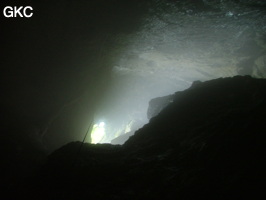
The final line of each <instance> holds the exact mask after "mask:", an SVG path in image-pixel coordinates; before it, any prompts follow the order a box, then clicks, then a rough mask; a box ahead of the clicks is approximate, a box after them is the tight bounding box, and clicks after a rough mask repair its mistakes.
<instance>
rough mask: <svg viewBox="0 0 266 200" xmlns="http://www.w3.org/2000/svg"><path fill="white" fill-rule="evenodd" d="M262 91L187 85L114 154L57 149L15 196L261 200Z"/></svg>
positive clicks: (91, 148)
mask: <svg viewBox="0 0 266 200" xmlns="http://www.w3.org/2000/svg"><path fill="white" fill-rule="evenodd" d="M265 88H266V80H265V79H253V78H251V77H249V76H244V77H241V76H236V77H233V78H220V79H215V80H211V81H206V82H202V83H197V84H194V85H193V86H192V87H191V88H189V89H187V90H185V91H182V92H177V93H175V94H174V95H173V102H172V103H171V104H169V105H168V106H166V107H165V108H164V109H163V110H162V111H161V112H160V114H159V115H157V116H155V117H153V118H152V119H151V120H150V123H149V124H147V125H145V126H144V127H143V128H142V129H140V130H138V131H137V132H135V134H134V136H132V137H130V138H129V140H128V141H127V142H126V143H125V144H124V145H122V146H121V145H116V146H115V145H110V144H100V145H92V144H84V145H83V146H81V143H79V142H75V143H70V144H67V145H66V146H64V147H62V148H60V149H58V150H57V151H55V152H54V153H52V154H51V155H50V156H49V159H48V162H47V164H46V165H45V166H44V167H43V170H41V171H40V172H39V173H38V174H37V175H36V176H34V177H32V178H31V179H29V180H27V182H26V183H23V184H21V185H19V187H17V188H19V189H18V190H16V193H15V194H16V195H18V197H20V198H21V197H22V196H24V195H27V197H28V199H29V198H32V199H37V197H38V199H181V200H187V199H191V200H192V199H198V198H200V197H204V198H205V199H221V200H222V199H234V200H235V199H244V198H245V197H246V198H250V199H261V198H262V197H261V196H262V195H264V196H265V193H264V190H265V180H266V179H265V178H266V173H265V167H266V156H265V155H266V135H265V128H266V127H265V121H266V90H265ZM81 147H82V148H81ZM36 195H38V196H37V197H36ZM264 198H265V197H264ZM262 199H263V198H262Z"/></svg>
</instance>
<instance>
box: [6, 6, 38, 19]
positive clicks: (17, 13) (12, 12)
mask: <svg viewBox="0 0 266 200" xmlns="http://www.w3.org/2000/svg"><path fill="white" fill-rule="evenodd" d="M32 11H33V8H32V7H31V6H25V7H23V6H20V7H18V8H17V6H14V8H13V7H11V6H6V7H5V8H4V10H3V13H4V16H5V17H7V18H9V17H27V18H29V17H32V15H33V12H32Z"/></svg>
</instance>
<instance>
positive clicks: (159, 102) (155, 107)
mask: <svg viewBox="0 0 266 200" xmlns="http://www.w3.org/2000/svg"><path fill="white" fill-rule="evenodd" d="M171 102H173V95H168V96H164V97H157V98H154V99H152V100H150V102H149V107H148V111H147V117H148V119H149V120H150V119H151V118H153V117H155V116H156V115H158V114H159V113H160V112H161V111H162V110H163V109H164V108H165V107H166V106H167V105H168V104H170V103H171Z"/></svg>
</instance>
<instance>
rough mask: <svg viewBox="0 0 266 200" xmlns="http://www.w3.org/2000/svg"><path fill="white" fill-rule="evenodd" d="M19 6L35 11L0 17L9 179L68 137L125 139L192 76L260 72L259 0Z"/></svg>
mask: <svg viewBox="0 0 266 200" xmlns="http://www.w3.org/2000/svg"><path fill="white" fill-rule="evenodd" d="M26 3H29V4H30V5H31V6H32V7H33V8H34V15H33V17H32V18H29V19H23V18H13V19H7V18H4V17H3V16H1V17H2V19H3V20H2V21H3V23H2V24H1V36H2V37H1V49H2V50H1V52H4V53H2V55H1V67H2V70H1V74H0V77H1V91H2V94H1V96H2V97H1V110H2V114H3V116H4V120H3V121H2V125H1V127H2V131H1V132H2V133H1V134H2V135H1V137H2V140H1V142H2V144H1V146H2V147H3V149H4V150H3V154H5V155H4V160H5V163H6V164H5V167H4V170H2V171H3V172H5V171H7V172H8V173H7V177H8V176H9V175H10V176H11V175H12V176H21V172H23V173H24V172H25V171H30V170H32V168H31V166H33V165H34V164H36V163H38V164H39V162H41V161H40V160H42V158H43V157H45V156H46V155H47V154H49V153H51V152H53V151H54V150H56V149H58V148H60V147H61V146H63V145H65V144H67V143H69V142H72V141H84V142H85V143H112V144H123V143H124V142H125V141H126V139H127V138H128V137H130V136H132V135H133V134H134V133H135V131H136V130H138V129H140V128H141V127H143V126H144V125H145V124H147V123H149V119H148V117H147V112H148V107H149V102H150V101H151V99H154V98H157V97H163V96H167V95H171V94H174V93H175V92H177V91H183V90H185V89H187V88H189V87H190V86H191V84H192V83H193V81H197V80H199V81H207V80H212V79H216V78H219V77H233V76H235V75H250V76H252V77H255V78H265V77H266V24H265V22H266V15H265V10H266V9H265V8H266V3H265V2H264V1H260V0H247V1H245V0H238V1H236V0H223V1H219V0H217V1H207V0H199V1H191V0H187V1H178V0H177V1H171V0H145V1H141V2H138V1H122V0H108V1H107V0H102V1H96V0H95V1H94V0H93V1H88V2H86V1H79V2H72V1H65V0H59V1H56V2H53V3H46V2H31V1H29V2H28V1H27V2H26V1H25V4H26ZM8 4H9V3H8V1H6V2H5V1H4V2H3V3H1V5H4V6H6V5H8ZM21 4H22V3H21ZM95 133H96V134H95ZM93 134H95V135H97V137H98V138H97V139H93V137H92V135H93ZM123 136H125V137H124V139H122V140H116V139H117V138H119V137H122V138H123ZM125 138H126V139H125ZM10 158H12V159H10ZM28 160H30V162H28ZM17 163H24V164H22V167H21V166H18V165H17ZM15 165H17V166H16V167H14V169H18V170H17V172H16V173H15V174H14V173H13V171H16V170H13V171H12V170H9V169H8V168H9V166H15ZM12 169H13V168H12ZM23 173H22V174H23ZM25 174H26V173H25Z"/></svg>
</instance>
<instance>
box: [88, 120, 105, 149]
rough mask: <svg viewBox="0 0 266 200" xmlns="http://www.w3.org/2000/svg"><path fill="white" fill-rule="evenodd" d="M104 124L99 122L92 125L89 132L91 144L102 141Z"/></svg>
mask: <svg viewBox="0 0 266 200" xmlns="http://www.w3.org/2000/svg"><path fill="white" fill-rule="evenodd" d="M105 136H106V133H105V123H104V122H100V123H98V124H94V125H93V128H92V131H91V143H93V144H97V143H100V142H101V141H103V139H104V138H105Z"/></svg>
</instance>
